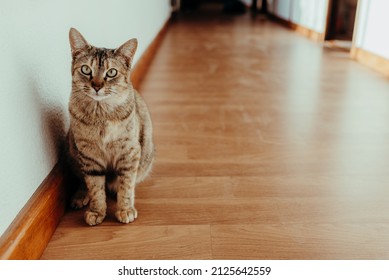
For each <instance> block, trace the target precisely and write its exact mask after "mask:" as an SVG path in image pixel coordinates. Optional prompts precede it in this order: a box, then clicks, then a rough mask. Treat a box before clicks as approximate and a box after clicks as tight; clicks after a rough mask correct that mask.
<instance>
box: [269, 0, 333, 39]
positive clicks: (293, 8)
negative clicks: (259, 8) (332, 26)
mask: <svg viewBox="0 0 389 280" xmlns="http://www.w3.org/2000/svg"><path fill="white" fill-rule="evenodd" d="M268 2H269V11H270V12H271V13H273V14H275V15H276V16H278V17H280V18H283V19H285V20H289V21H291V22H293V23H296V24H299V25H301V26H304V27H307V28H309V29H311V30H314V31H316V32H319V33H324V32H325V26H326V20H327V9H328V0H268Z"/></svg>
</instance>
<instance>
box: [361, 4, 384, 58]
mask: <svg viewBox="0 0 389 280" xmlns="http://www.w3.org/2000/svg"><path fill="white" fill-rule="evenodd" d="M388 11H389V1H388V0H359V2H358V14H357V19H356V22H357V26H356V30H354V33H355V35H354V36H355V37H354V44H355V46H356V47H358V48H361V49H364V50H367V51H369V52H372V53H374V54H377V55H379V56H382V57H384V58H387V59H389V33H388V26H389V16H388Z"/></svg>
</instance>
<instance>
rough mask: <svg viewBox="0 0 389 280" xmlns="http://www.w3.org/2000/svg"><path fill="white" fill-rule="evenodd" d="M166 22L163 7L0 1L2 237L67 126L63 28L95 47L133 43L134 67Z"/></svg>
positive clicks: (115, 0)
mask: <svg viewBox="0 0 389 280" xmlns="http://www.w3.org/2000/svg"><path fill="white" fill-rule="evenodd" d="M169 15H170V1H169V0H142V1H131V0H110V1H108V2H107V1H105V0H88V1H87V0H83V1H79V0H66V1H62V0H35V1H31V0H18V1H1V2H0V56H1V58H0V61H1V63H0V97H1V102H0V133H1V134H0V178H1V184H0V192H1V195H0V234H2V233H3V232H4V230H5V229H6V228H7V227H8V226H9V225H10V223H11V222H12V220H13V219H14V218H15V216H16V215H17V213H18V212H19V211H20V210H21V208H22V207H23V206H24V205H25V203H26V202H27V201H28V199H29V198H30V197H31V195H32V194H33V193H34V191H35V190H36V188H37V187H38V186H39V185H40V184H41V182H42V181H43V179H44V178H45V177H46V176H47V175H48V174H49V172H50V171H51V169H52V168H53V167H54V165H55V163H56V162H57V160H58V145H59V142H60V141H61V139H62V137H63V136H64V134H65V131H66V130H67V126H68V112H67V103H68V98H69V95H70V88H71V76H70V62H71V57H70V47H69V42H68V32H69V28H70V27H76V28H77V29H78V30H79V31H80V32H81V33H82V34H83V35H84V36H85V38H86V39H87V40H88V41H89V42H90V43H91V44H93V45H96V46H100V47H102V46H103V47H108V48H115V47H118V46H119V45H120V44H122V43H124V42H125V41H126V40H128V39H130V38H132V37H137V38H138V41H139V47H138V52H137V55H136V57H135V60H134V61H135V63H136V61H137V60H138V58H139V56H140V54H141V53H142V52H143V51H144V50H145V48H146V47H147V46H148V44H149V43H150V42H151V41H152V39H153V38H154V37H155V35H156V34H157V33H158V31H159V30H160V29H161V27H162V26H163V25H164V23H165V22H166V20H167V19H168V17H169Z"/></svg>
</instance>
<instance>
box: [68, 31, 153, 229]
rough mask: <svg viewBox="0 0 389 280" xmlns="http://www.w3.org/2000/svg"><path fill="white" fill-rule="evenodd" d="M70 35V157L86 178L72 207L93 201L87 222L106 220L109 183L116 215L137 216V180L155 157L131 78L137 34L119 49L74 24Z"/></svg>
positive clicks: (119, 217)
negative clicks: (93, 40)
mask: <svg viewBox="0 0 389 280" xmlns="http://www.w3.org/2000/svg"><path fill="white" fill-rule="evenodd" d="M69 39H70V45H71V50H72V93H71V96H70V101H69V112H70V129H69V133H68V144H69V155H70V157H69V158H70V162H71V164H72V167H74V169H75V170H76V172H77V174H78V175H79V176H80V177H81V178H82V181H83V184H81V186H80V188H79V189H78V190H77V192H76V194H75V195H74V197H73V199H72V207H74V208H81V207H84V206H86V205H87V204H88V203H89V209H88V210H86V212H85V216H84V218H85V222H86V223H87V224H89V225H97V224H99V223H101V222H102V221H103V219H104V218H105V216H106V211H107V203H106V188H107V189H108V190H110V191H113V192H114V193H116V196H117V205H116V212H115V216H116V218H117V220H118V221H119V222H122V223H130V222H133V221H134V220H135V219H136V218H137V215H138V214H137V210H136V209H135V207H134V199H135V185H136V184H137V183H139V182H141V181H142V180H143V179H145V177H146V176H147V175H148V174H149V172H150V170H151V166H152V163H153V161H154V144H153V140H152V133H153V129H152V123H151V118H150V114H149V111H148V109H147V107H146V104H145V102H144V100H143V99H142V97H141V96H140V95H139V94H138V92H137V91H136V90H135V89H134V88H133V87H132V84H131V81H130V70H131V63H132V59H133V57H134V54H135V51H136V48H137V40H136V39H131V40H129V41H127V42H126V43H124V44H123V45H122V46H120V47H119V48H117V49H105V48H96V47H94V46H91V45H90V44H88V42H87V41H86V40H85V39H84V37H83V36H82V35H81V34H80V33H79V32H78V31H77V30H76V29H74V28H71V29H70V32H69Z"/></svg>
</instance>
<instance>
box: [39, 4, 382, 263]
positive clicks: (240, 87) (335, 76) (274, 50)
mask: <svg viewBox="0 0 389 280" xmlns="http://www.w3.org/2000/svg"><path fill="white" fill-rule="evenodd" d="M140 91H141V93H142V95H143V96H144V98H145V100H146V102H147V103H148V105H149V108H150V111H151V114H152V118H153V123H154V136H155V137H154V138H155V143H156V149H157V157H156V162H155V166H154V169H153V173H152V175H151V177H150V178H148V179H147V180H146V181H145V182H143V183H141V184H140V185H139V186H138V187H137V190H136V207H137V209H138V212H139V217H138V219H137V220H136V221H135V222H134V223H132V224H127V225H124V224H120V223H118V222H117V221H116V220H115V218H114V204H115V202H114V201H113V200H112V199H110V200H109V209H108V215H107V217H106V219H105V221H104V222H103V223H102V224H101V225H98V226H95V227H89V226H87V225H86V224H85V223H84V221H83V213H84V210H77V211H75V210H69V211H68V212H67V213H66V214H65V216H64V218H63V219H62V221H61V223H60V225H59V226H58V228H57V230H56V232H55V234H54V236H53V238H52V240H51V241H50V243H49V245H48V247H47V249H46V251H45V252H44V254H43V256H42V259H389V81H388V79H387V78H385V77H383V76H381V75H379V74H376V73H375V72H373V71H372V70H370V69H368V68H365V67H364V66H362V65H360V64H358V63H357V62H355V61H353V60H351V59H350V58H349V56H348V54H347V53H345V52H339V51H338V50H334V49H331V48H327V47H326V46H325V45H323V44H321V43H317V42H314V41H311V40H309V39H307V38H305V37H303V36H301V35H299V34H297V33H295V32H293V31H291V30H289V29H287V28H284V27H283V26H280V25H278V24H276V23H273V22H271V21H269V20H267V19H266V18H264V17H263V16H258V17H252V16H251V15H250V14H245V15H240V16H232V15H223V14H222V13H221V12H220V11H218V10H211V11H201V10H200V11H198V12H193V13H186V14H183V15H180V16H179V17H178V19H176V20H175V21H173V22H172V23H171V24H170V26H169V29H168V31H167V34H166V37H165V38H164V40H163V42H162V44H161V46H160V49H159V51H158V52H157V54H156V57H155V59H154V61H153V62H152V64H151V66H150V68H149V71H148V73H147V75H146V77H145V78H144V80H143V82H142V85H141V88H140Z"/></svg>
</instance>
